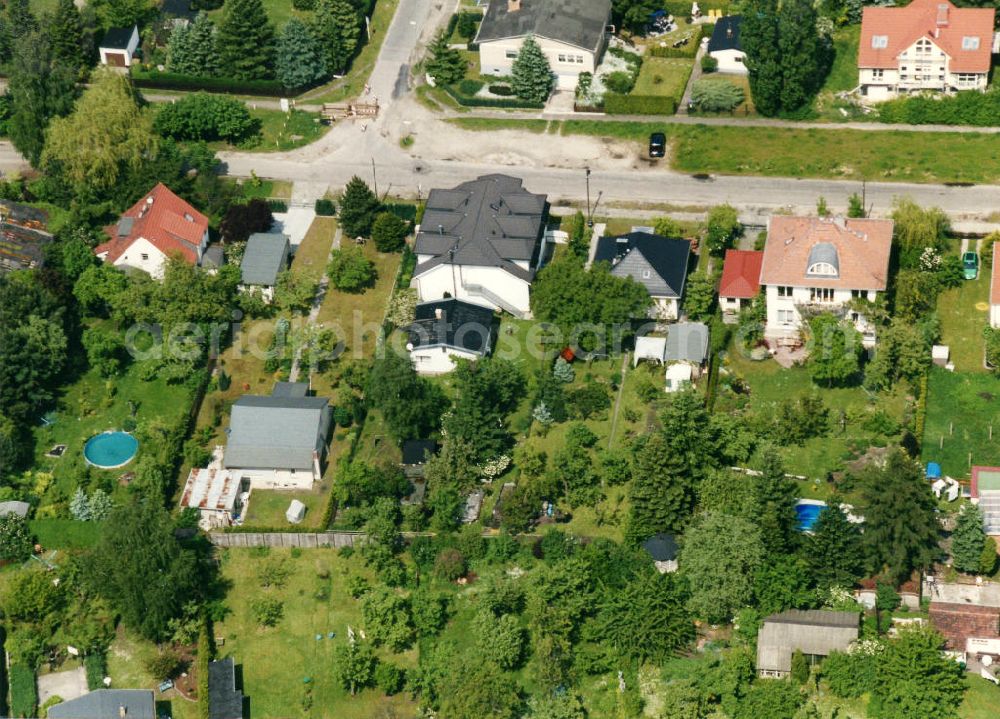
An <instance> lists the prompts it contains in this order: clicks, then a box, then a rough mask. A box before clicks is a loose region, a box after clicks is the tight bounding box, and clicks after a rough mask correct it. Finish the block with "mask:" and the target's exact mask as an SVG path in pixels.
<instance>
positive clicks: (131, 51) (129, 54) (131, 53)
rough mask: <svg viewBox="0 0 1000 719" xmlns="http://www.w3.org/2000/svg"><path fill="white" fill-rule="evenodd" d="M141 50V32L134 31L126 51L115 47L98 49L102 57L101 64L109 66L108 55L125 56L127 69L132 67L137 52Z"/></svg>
mask: <svg viewBox="0 0 1000 719" xmlns="http://www.w3.org/2000/svg"><path fill="white" fill-rule="evenodd" d="M138 49H139V31H138V30H136V29H134V28H133V30H132V36H131V37H130V38H129V41H128V47H126V48H125V49H122V48H115V47H101V48H98V52H99V53H100V55H101V64H102V65H107V64H108V55H124V56H125V67H131V66H132V61H133V60H134V59H135V53H136V50H138Z"/></svg>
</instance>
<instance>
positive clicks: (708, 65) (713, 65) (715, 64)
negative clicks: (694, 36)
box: [701, 55, 719, 72]
mask: <svg viewBox="0 0 1000 719" xmlns="http://www.w3.org/2000/svg"><path fill="white" fill-rule="evenodd" d="M718 69H719V61H718V60H716V59H715V58H714V57H712V56H711V55H704V56H702V58H701V71H702V72H715V71H716V70H718Z"/></svg>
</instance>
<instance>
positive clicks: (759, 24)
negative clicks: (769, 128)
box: [740, 0, 782, 117]
mask: <svg viewBox="0 0 1000 719" xmlns="http://www.w3.org/2000/svg"><path fill="white" fill-rule="evenodd" d="M740 43H741V44H742V45H743V51H744V52H745V53H746V66H747V78H748V80H749V82H750V94H751V95H752V97H753V103H754V107H755V108H756V109H757V112H759V113H760V114H761V115H765V116H768V117H770V116H771V115H776V114H778V112H779V111H780V110H781V84H782V79H781V74H782V73H781V53H780V51H779V49H778V3H777V0H749V1H748V2H747V4H746V7H745V8H744V10H743V24H742V25H741V26H740Z"/></svg>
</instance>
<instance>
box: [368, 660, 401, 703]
mask: <svg viewBox="0 0 1000 719" xmlns="http://www.w3.org/2000/svg"><path fill="white" fill-rule="evenodd" d="M404 684H406V672H405V671H403V669H401V668H400V667H397V666H396V665H395V664H389V663H388V662H379V665H378V666H377V667H376V668H375V686H377V687H378V688H379V689H381V690H382V691H383V692H385V693H386V694H387V695H388V696H392V695H393V694H396V693H398V692H399V691H400V690H401V689H402V688H403V685H404Z"/></svg>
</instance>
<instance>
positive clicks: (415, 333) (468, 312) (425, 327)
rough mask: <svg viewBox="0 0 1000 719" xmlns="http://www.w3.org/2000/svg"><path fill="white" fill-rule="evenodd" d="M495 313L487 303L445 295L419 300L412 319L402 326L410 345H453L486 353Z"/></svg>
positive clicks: (489, 343)
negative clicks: (441, 297)
mask: <svg viewBox="0 0 1000 719" xmlns="http://www.w3.org/2000/svg"><path fill="white" fill-rule="evenodd" d="M494 321H495V315H494V313H493V310H492V309H491V308H489V307H483V306H482V305H477V304H473V303H472V302H465V301H463V300H456V299H447V300H437V301H434V302H421V303H420V304H418V305H417V308H416V312H415V313H414V321H413V324H411V325H410V326H409V327H407V328H406V331H407V333H408V337H409V340H408V341H409V343H410V344H412V345H413V346H414V347H442V346H443V347H454V348H456V349H462V350H466V351H467V352H475V353H477V354H480V355H483V354H488V353H489V351H490V346H491V344H492V340H493V336H494V333H493V325H494Z"/></svg>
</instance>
